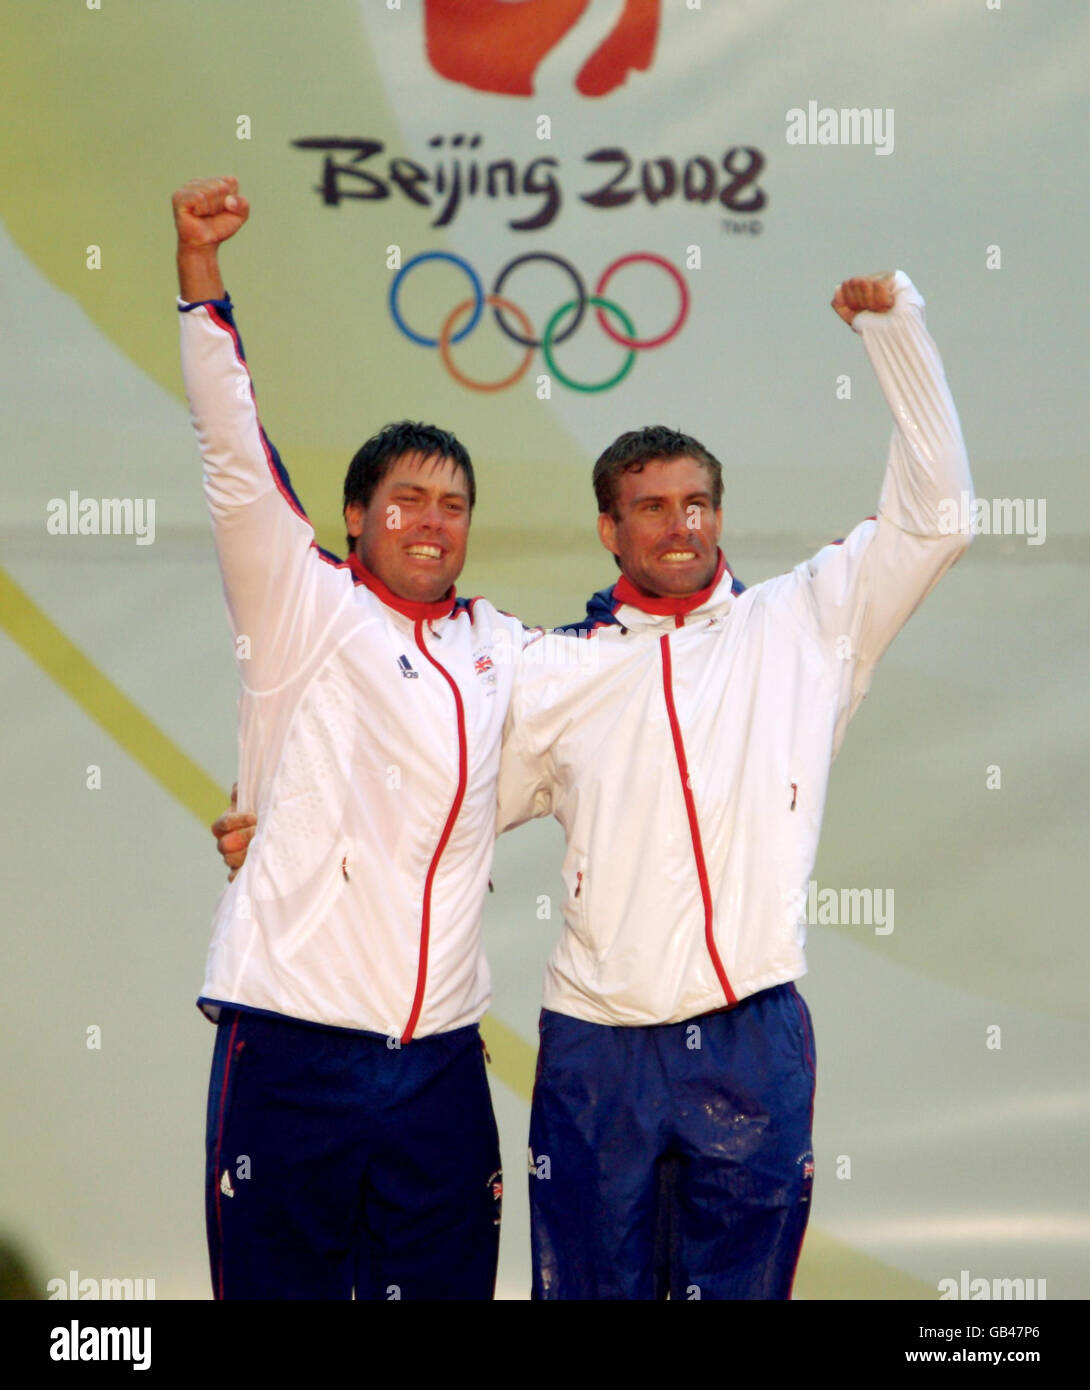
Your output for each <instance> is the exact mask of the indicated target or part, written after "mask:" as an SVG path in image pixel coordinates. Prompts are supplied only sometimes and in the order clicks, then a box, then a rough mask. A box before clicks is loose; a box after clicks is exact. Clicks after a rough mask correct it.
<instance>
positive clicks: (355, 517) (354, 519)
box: [344, 502, 367, 540]
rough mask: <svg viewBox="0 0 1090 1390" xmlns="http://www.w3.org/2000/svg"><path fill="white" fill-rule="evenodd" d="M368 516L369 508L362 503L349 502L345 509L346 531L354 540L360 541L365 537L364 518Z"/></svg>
mask: <svg viewBox="0 0 1090 1390" xmlns="http://www.w3.org/2000/svg"><path fill="white" fill-rule="evenodd" d="M366 515H367V508H366V507H365V506H364V505H363V503H362V502H349V504H348V506H347V507H345V509H344V526H345V530H346V531H347V532H348V534H349V535H350V536H351V537H352V539H353V540H358V539H359V537H360V536H362V535H363V518H364V517H365V516H366Z"/></svg>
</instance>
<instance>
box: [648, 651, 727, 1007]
mask: <svg viewBox="0 0 1090 1390" xmlns="http://www.w3.org/2000/svg"><path fill="white" fill-rule="evenodd" d="M659 647H660V648H661V651H662V689H663V693H664V695H665V696H666V713H667V715H668V716H669V719H670V733H671V734H672V735H673V739H674V756H675V757H676V758H677V769H678V772H679V773H680V774H681V794H682V796H684V798H685V811H686V814H687V815H688V817H689V835H690V837H691V839H692V842H693V854H694V855H695V856H696V876H697V878H698V879H699V880H700V897H701V899H702V900H703V903H704V941H705V943H706V944H707V947H708V954H709V955H710V956H711V958H712V965H714V966H715V973H716V976H717V977H718V979H719V983H720V985H721V986H722V989H723V993H724V995H726V999H727V1003H728V1004H737V1002H738V999H737V997H736V996H735V993H734V990H733V989H731V987H730V981H729V980H728V979H727V972H726V971H725V970H724V969H723V962H722V961H721V960H720V959H719V951H718V949H717V948H716V945H715V933H714V931H713V926H714V914H713V912H712V893H711V888H710V886H709V884H708V868H707V865H706V864H705V862H704V846H703V844H702V842H701V839H700V824H699V822H698V821H697V818H696V802H695V801H694V800H693V789H692V787H691V786H690V785H689V763H688V760H687V758H686V757H685V744H684V743H683V742H682V738H681V725H680V724H679V723H678V720H677V710H676V709H675V708H674V689H673V661H672V658H671V656H670V635H669V633H665V632H664V633H663V635H662V636H661V637H660V638H659Z"/></svg>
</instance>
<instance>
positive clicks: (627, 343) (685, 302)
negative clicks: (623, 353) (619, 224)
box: [594, 251, 689, 348]
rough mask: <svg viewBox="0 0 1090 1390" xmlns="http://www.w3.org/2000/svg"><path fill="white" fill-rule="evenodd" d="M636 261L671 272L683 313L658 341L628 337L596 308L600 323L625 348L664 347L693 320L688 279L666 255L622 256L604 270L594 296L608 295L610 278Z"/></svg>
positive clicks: (635, 253)
mask: <svg viewBox="0 0 1090 1390" xmlns="http://www.w3.org/2000/svg"><path fill="white" fill-rule="evenodd" d="M632 261H649V262H650V263H651V264H652V265H658V266H661V267H662V268H663V270H665V271H667V272H668V273H669V274H670V275H671V276H672V277H673V280H674V283H675V284H676V285H677V287H678V290H679V291H680V293H681V310H680V312H679V313H678V316H677V318H676V319H675V320H674V322H673V323H672V324H671V325H670V327H669V328H668V329H667V330H666V332H665V333H660V334H659V336H658V337H657V338H626V337H625V336H624V335H623V334H622V333H618V332H617V330H616V329H615V328H613V327H612V326H611V325H610V323H609V320H608V319H607V318H606V316H605V312H604V310H602V309H595V311H594V312H595V315H596V316H597V319H598V324H599V326H600V327H601V329H602V331H603V332H604V333H606V334H608V336H609V337H611V338H612V339H613V341H614V342H615V343H620V344H621V346H622V347H626V348H654V347H661V346H662V344H663V343H668V342H669V341H670V339H671V338H673V337H675V336H676V335H677V334H678V333H680V332H681V327H682V325H683V324H684V322H685V320H686V319H687V318H688V317H689V287H688V285H687V284H686V283H685V277H684V276H683V275H682V274H681V272H680V271H679V270H678V268H677V266H674V265H671V264H670V262H669V261H668V260H666V259H665V258H664V257H662V256H655V255H653V254H652V253H651V252H650V251H633V252H632V254H631V255H630V256H622V257H621V258H620V260H617V261H614V262H613V264H612V265H607V266H606V268H605V270H603V271H602V274H601V278H600V279H599V281H598V283H597V285H595V287H594V293H595V294H596V295H597V296H598V297H599V298H601V297H602V296H604V295H605V292H606V285H607V284H608V283H609V281H610V279H611V278H612V276H613V275H614V274H615V272H616V271H618V270H620V268H621V267H622V266H625V265H629V264H630V263H631V262H632Z"/></svg>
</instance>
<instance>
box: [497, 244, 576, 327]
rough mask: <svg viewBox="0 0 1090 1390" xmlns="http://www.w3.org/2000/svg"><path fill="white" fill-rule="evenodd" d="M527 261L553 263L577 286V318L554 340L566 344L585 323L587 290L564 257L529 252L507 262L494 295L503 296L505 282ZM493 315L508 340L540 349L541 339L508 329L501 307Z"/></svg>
mask: <svg viewBox="0 0 1090 1390" xmlns="http://www.w3.org/2000/svg"><path fill="white" fill-rule="evenodd" d="M526 261H551V262H552V263H553V265H558V266H559V267H560V268H561V270H566V271H567V272H568V274H569V275H570V276H571V278H572V284H573V285H574V286H575V294H576V303H577V304H578V308H577V309H576V311H575V318H574V319H573V320H572V323H571V327H570V328H565V330H564V332H563V333H558V334H557V335H556V337H555V338H554V339H553V342H554V343H563V342H566V341H567V340H568V339H569V338H570V337H571V335H572V334H573V333H574V332H575V330H576V329H577V328H578V327H579V325H580V324H581V323H582V322H583V315H584V314H585V313H586V312H587V289H586V286H585V285H584V284H583V278H582V276H581V275H580V274H579V272H578V271H577V270H576V268H575V266H573V265H572V263H571V261H566V260H564V258H563V257H562V256H554V255H553V253H552V252H551V251H527V252H526V254H525V255H523V256H516V257H515V258H514V260H512V261H508V262H507V264H506V265H505V266H504V268H503V269H502V270H501V271H500V273H499V274H498V275H497V276H496V283H495V284H494V285H493V286H492V293H493V294H494V295H498V294H502V293H503V285H504V281H505V280H506V279H507V277H508V276H509V275H510V274H511V272H512V271H513V270H514V269H515V268H516V267H517V266H520V265H523V264H524V263H525V262H526ZM492 313H493V314H494V315H495V319H496V322H497V324H499V327H500V331H501V333H505V334H506V335H507V336H508V338H512V339H514V341H515V342H516V343H521V344H522V346H523V347H528V348H539V347H540V346H541V343H542V340H541V339H540V338H525V337H523V335H522V334H521V333H516V332H515V331H514V330H513V329H511V328H508V326H507V324H505V323H504V321H503V310H502V309H501V308H500V307H499V305H496V306H494V307H493V309H492Z"/></svg>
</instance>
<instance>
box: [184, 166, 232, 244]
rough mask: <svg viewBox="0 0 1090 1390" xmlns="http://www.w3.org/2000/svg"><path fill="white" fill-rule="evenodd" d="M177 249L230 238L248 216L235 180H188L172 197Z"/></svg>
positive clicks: (214, 242) (217, 242)
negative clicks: (176, 230) (176, 229)
mask: <svg viewBox="0 0 1090 1390" xmlns="http://www.w3.org/2000/svg"><path fill="white" fill-rule="evenodd" d="M172 202H173V205H174V225H175V226H176V227H177V228H178V249H179V250H183V249H184V250H196V249H199V248H201V247H211V246H218V245H219V244H220V242H223V241H226V240H227V239H228V237H233V236H234V234H235V233H236V232H237V231H238V229H239V228H240V227H241V226H242V224H243V223H244V222H245V221H246V219H247V217H249V215H250V204H249V202H248V201H247V200H246V199H245V198H244V197H243V196H242V194H241V193H239V191H238V179H235V178H224V179H190V180H189V182H188V183H184V184H183V185H182V186H181V188H179V189H178V191H177V192H176V193H175V194H174V197H173V199H172Z"/></svg>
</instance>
